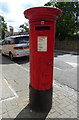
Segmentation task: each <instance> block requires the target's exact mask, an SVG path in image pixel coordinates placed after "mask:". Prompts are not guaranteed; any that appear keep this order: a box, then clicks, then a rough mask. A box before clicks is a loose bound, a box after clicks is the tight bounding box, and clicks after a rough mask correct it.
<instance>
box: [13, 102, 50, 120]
mask: <svg viewBox="0 0 79 120" xmlns="http://www.w3.org/2000/svg"><path fill="white" fill-rule="evenodd" d="M48 113H49V111H47V112H34V111H32V110H31V109H30V105H29V104H28V105H27V106H26V107H25V108H24V109H23V110H22V111H21V112H20V113H19V114H18V115H17V117H16V118H15V119H14V120H21V119H23V120H45V119H46V116H47V115H48Z"/></svg>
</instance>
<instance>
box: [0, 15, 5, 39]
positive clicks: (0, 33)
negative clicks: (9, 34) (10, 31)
mask: <svg viewBox="0 0 79 120" xmlns="http://www.w3.org/2000/svg"><path fill="white" fill-rule="evenodd" d="M6 31H7V23H5V20H4V17H3V16H0V38H1V39H4V37H5V32H6Z"/></svg>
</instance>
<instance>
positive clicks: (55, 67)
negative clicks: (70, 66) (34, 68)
mask: <svg viewBox="0 0 79 120" xmlns="http://www.w3.org/2000/svg"><path fill="white" fill-rule="evenodd" d="M54 68H56V69H58V70H62V69H60V68H57V67H54ZM62 71H63V70H62Z"/></svg>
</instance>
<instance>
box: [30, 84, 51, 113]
mask: <svg viewBox="0 0 79 120" xmlns="http://www.w3.org/2000/svg"><path fill="white" fill-rule="evenodd" d="M29 89H30V90H29V103H30V108H31V109H32V110H33V111H38V112H46V111H49V110H50V109H51V106H52V93H53V89H49V90H35V89H34V88H32V87H31V85H30V86H29Z"/></svg>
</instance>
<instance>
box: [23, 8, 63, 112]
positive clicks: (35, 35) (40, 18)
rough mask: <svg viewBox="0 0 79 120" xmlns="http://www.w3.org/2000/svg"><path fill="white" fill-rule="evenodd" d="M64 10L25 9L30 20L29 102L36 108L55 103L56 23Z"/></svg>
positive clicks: (41, 109) (47, 108)
mask: <svg viewBox="0 0 79 120" xmlns="http://www.w3.org/2000/svg"><path fill="white" fill-rule="evenodd" d="M61 13H62V12H61V10H59V9H57V8H52V7H34V8H30V9H27V10H25V11H24V15H25V18H27V19H29V23H30V92H29V102H30V106H31V109H33V110H36V111H47V110H49V109H50V108H51V105H52V90H53V58H54V40H55V25H56V20H57V19H58V17H59V16H60V15H61Z"/></svg>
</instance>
